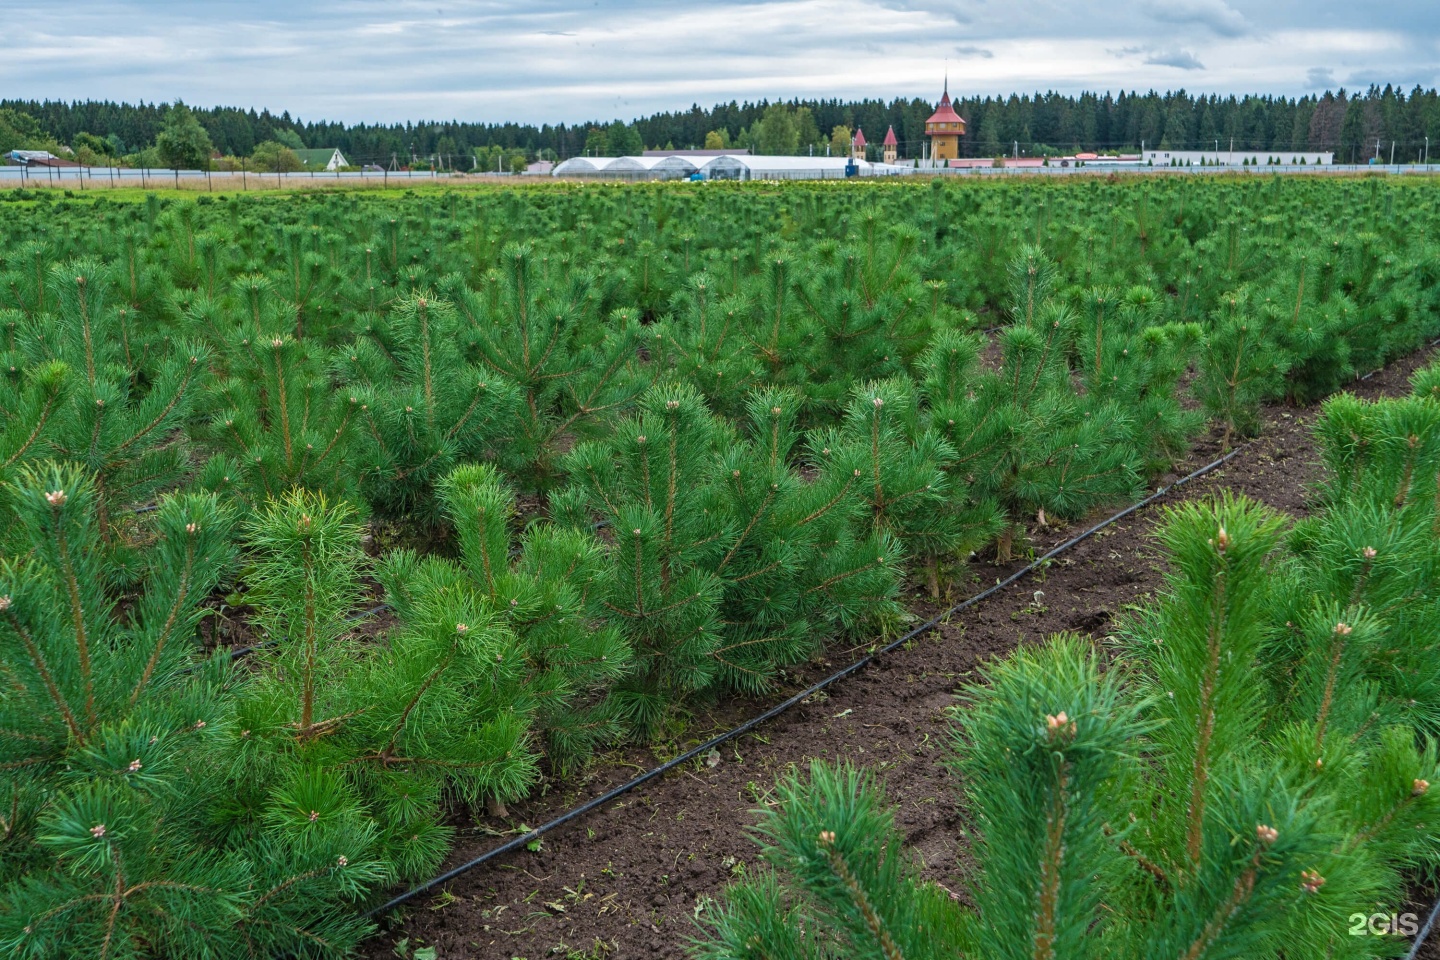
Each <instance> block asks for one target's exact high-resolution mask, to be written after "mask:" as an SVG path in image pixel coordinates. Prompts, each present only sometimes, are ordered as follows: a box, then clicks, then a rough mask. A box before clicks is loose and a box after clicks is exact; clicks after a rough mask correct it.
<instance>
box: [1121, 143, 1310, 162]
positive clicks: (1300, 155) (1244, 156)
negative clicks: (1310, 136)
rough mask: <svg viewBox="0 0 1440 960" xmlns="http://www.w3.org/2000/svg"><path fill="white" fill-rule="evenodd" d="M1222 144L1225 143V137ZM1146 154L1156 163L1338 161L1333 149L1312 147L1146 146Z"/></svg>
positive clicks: (1146, 158) (1147, 159)
mask: <svg viewBox="0 0 1440 960" xmlns="http://www.w3.org/2000/svg"><path fill="white" fill-rule="evenodd" d="M1220 146H1221V147H1222V148H1223V147H1224V146H1225V144H1224V142H1223V141H1222V142H1221V144H1220ZM1143 156H1144V158H1145V160H1146V161H1147V162H1148V164H1149V165H1150V166H1154V167H1199V166H1210V167H1244V166H1249V167H1267V166H1275V165H1279V166H1301V165H1304V166H1307V167H1313V166H1315V165H1316V164H1321V165H1325V164H1330V163H1334V162H1335V154H1334V153H1320V152H1316V151H1313V150H1225V149H1220V150H1146V151H1145V152H1144V154H1143Z"/></svg>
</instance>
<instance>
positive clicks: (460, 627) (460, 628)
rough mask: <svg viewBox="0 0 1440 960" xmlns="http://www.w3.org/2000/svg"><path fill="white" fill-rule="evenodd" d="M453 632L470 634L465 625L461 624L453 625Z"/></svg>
mask: <svg viewBox="0 0 1440 960" xmlns="http://www.w3.org/2000/svg"><path fill="white" fill-rule="evenodd" d="M455 632H456V633H461V634H463V633H469V632H470V628H469V627H468V626H467V625H465V624H463V623H457V624H455Z"/></svg>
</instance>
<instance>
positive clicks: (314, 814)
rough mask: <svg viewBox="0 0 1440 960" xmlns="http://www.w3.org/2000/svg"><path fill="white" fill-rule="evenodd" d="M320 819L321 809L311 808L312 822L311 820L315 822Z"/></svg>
mask: <svg viewBox="0 0 1440 960" xmlns="http://www.w3.org/2000/svg"><path fill="white" fill-rule="evenodd" d="M319 819H320V811H319V810H311V811H310V822H311V823H314V822H315V821H316V820H319Z"/></svg>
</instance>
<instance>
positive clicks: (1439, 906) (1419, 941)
mask: <svg viewBox="0 0 1440 960" xmlns="http://www.w3.org/2000/svg"><path fill="white" fill-rule="evenodd" d="M1437 916H1440V900H1436V901H1435V906H1433V907H1431V908H1430V916H1428V917H1426V918H1425V926H1423V927H1421V928H1420V932H1419V933H1417V934H1416V935H1415V942H1414V943H1412V944H1410V952H1409V953H1407V954H1405V960H1415V958H1416V957H1418V956H1420V948H1421V947H1423V946H1425V938H1426V937H1428V936H1430V930H1431V929H1432V928H1433V927H1434V926H1435V918H1436V917H1437Z"/></svg>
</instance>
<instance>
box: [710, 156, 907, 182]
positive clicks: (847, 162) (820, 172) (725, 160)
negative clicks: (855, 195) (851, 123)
mask: <svg viewBox="0 0 1440 960" xmlns="http://www.w3.org/2000/svg"><path fill="white" fill-rule="evenodd" d="M700 172H701V173H703V174H704V175H705V178H706V179H707V180H843V179H845V178H846V177H847V176H860V177H878V176H896V175H900V174H906V173H910V172H911V168H909V167H901V166H896V165H894V164H884V163H870V162H868V161H866V160H851V159H848V158H846V157H750V156H734V155H728V156H723V157H716V158H715V159H713V160H711V161H710V162H709V163H707V164H705V165H704V166H703V167H701V168H700Z"/></svg>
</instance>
